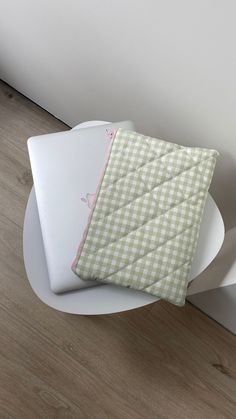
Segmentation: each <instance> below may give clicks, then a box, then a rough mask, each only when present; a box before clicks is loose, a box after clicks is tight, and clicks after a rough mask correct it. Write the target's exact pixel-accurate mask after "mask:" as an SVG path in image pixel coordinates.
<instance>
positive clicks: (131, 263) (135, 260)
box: [103, 222, 197, 280]
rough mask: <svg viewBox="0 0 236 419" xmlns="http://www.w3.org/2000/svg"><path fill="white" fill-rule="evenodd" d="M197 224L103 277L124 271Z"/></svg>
mask: <svg viewBox="0 0 236 419" xmlns="http://www.w3.org/2000/svg"><path fill="white" fill-rule="evenodd" d="M195 224H197V223H196V222H195V223H193V224H191V226H188V227H186V228H184V230H182V231H181V232H180V233H177V234H175V235H174V236H172V237H170V238H169V239H167V240H165V241H164V243H162V244H159V245H157V246H155V247H154V248H153V249H151V250H148V252H146V253H144V255H141V256H140V255H139V257H137V258H136V259H134V260H133V261H132V262H130V263H127V264H126V265H125V266H123V268H121V269H118V270H117V271H114V272H112V273H111V274H109V275H107V276H105V277H104V278H103V279H104V280H106V278H109V277H110V276H112V275H114V274H116V273H118V272H122V271H123V270H124V269H125V268H128V266H130V265H133V264H134V263H136V262H137V261H138V260H139V259H142V258H144V257H145V256H147V255H148V254H149V253H152V252H155V251H156V250H157V249H158V248H161V247H163V246H165V245H166V243H168V242H169V241H170V240H173V239H175V238H176V237H178V236H180V235H181V234H183V233H185V232H186V231H187V230H190V229H192V228H193V227H194V226H195Z"/></svg>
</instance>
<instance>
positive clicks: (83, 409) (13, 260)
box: [0, 82, 236, 419]
mask: <svg viewBox="0 0 236 419" xmlns="http://www.w3.org/2000/svg"><path fill="white" fill-rule="evenodd" d="M78 119H79V116H78ZM78 122H79V120H78ZM65 129H67V126H66V125H64V124H63V123H61V122H60V121H58V120H57V119H55V118H54V117H53V116H51V115H50V114H48V113H47V112H45V111H44V110H42V109H41V108H39V107H38V106H36V105H35V104H33V103H32V102H30V101H29V100H28V99H26V98H25V97H23V96H22V95H20V94H19V93H17V92H16V91H14V90H13V89H11V88H10V87H9V86H7V85H5V84H4V83H1V82H0V280H1V282H0V287H1V288H0V418H1V419H2V418H4V419H10V418H11V419H38V418H42V419H51V418H58V419H64V418H65V419H68V418H70V419H72V418H73V419H157V418H165V419H166V418H171V419H178V418H180V419H183V418H191V419H211V418H212V419H218V418H236V337H235V336H233V335H231V334H230V333H229V332H227V331H226V330H224V329H223V328H222V327H221V326H219V325H218V324H216V323H215V322H214V321H212V320H210V319H209V318H207V317H206V316H205V315H204V314H202V313H201V312H199V311H198V310H197V309H195V308H194V307H192V306H191V305H190V304H186V306H185V307H184V308H176V307H174V306H171V305H170V304H168V303H164V302H159V303H155V304H153V305H151V306H148V307H146V308H142V309H137V310H133V311H131V312H126V313H122V314H116V315H108V316H93V317H85V316H73V315H67V314H63V313H60V312H57V311H55V310H52V309H50V308H49V307H47V306H46V305H44V304H43V303H41V302H40V301H39V299H38V298H37V297H36V296H35V295H34V293H33V291H32V290H31V288H30V286H29V283H28V281H27V278H26V274H25V270H24V264H23V259H22V226H23V220H24V211H25V206H26V202H27V197H28V194H29V192H30V189H31V186H32V178H31V172H30V165H29V160H28V155H27V148H26V141H27V138H28V137H29V136H32V135H36V134H43V133H47V132H54V131H61V130H65Z"/></svg>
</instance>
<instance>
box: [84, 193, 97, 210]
mask: <svg viewBox="0 0 236 419" xmlns="http://www.w3.org/2000/svg"><path fill="white" fill-rule="evenodd" d="M95 196H96V194H95V193H93V194H92V193H87V194H86V197H85V198H81V201H82V202H84V203H85V204H87V205H88V207H89V208H92V206H93V203H94V199H95Z"/></svg>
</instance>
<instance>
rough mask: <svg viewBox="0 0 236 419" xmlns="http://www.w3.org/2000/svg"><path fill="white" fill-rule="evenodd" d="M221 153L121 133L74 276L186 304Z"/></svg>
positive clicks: (102, 184) (113, 150) (131, 133)
mask: <svg viewBox="0 0 236 419" xmlns="http://www.w3.org/2000/svg"><path fill="white" fill-rule="evenodd" d="M217 155H218V152H217V151H215V150H209V149H204V148H192V147H191V148H190V147H183V146H180V145H177V144H174V143H171V142H167V141H163V140H159V139H155V138H151V137H147V136H144V135H141V134H138V133H136V132H132V131H127V130H124V129H119V130H118V131H117V133H116V135H115V137H114V139H113V143H112V146H111V151H110V156H109V160H108V163H107V167H106V170H105V174H104V177H103V180H102V183H101V187H100V190H99V193H98V195H97V200H96V203H95V206H94V210H93V213H92V217H91V220H90V224H89V228H88V231H87V235H86V239H85V241H84V243H83V245H82V250H81V252H80V254H79V257H78V259H77V261H76V263H75V266H74V270H75V272H76V273H77V274H78V275H79V277H80V278H82V279H84V280H91V279H93V280H97V281H102V282H105V283H112V284H117V285H121V286H125V287H131V288H134V289H136V290H141V291H145V292H147V293H150V294H153V295H156V296H158V297H160V298H163V299H166V300H168V301H170V302H172V303H174V304H176V305H183V304H184V302H185V296H186V290H187V283H188V278H189V272H190V268H191V264H192V260H193V257H194V253H195V250H196V244H197V239H198V235H199V228H200V222H201V219H202V214H203V210H204V204H205V201H206V196H207V191H208V188H209V185H210V182H211V179H212V175H213V171H214V167H215V163H216V158H217Z"/></svg>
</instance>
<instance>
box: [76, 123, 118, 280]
mask: <svg viewBox="0 0 236 419" xmlns="http://www.w3.org/2000/svg"><path fill="white" fill-rule="evenodd" d="M117 131H118V129H116V130H114V134H113V138H112V139H111V142H110V144H109V147H108V149H107V151H106V155H105V161H104V165H103V168H102V171H101V175H100V178H99V182H98V185H97V188H96V191H95V198H94V200H93V204H92V207H91V211H90V214H89V217H88V221H87V224H86V226H85V229H84V232H83V237H82V239H81V241H80V243H79V247H78V250H77V254H76V257H75V259H74V261H73V263H72V265H71V269H72V270H73V271H74V272H75V273H76V265H77V263H78V260H79V257H80V254H81V252H82V248H83V245H84V242H85V240H86V237H87V234H88V230H89V226H90V223H91V219H92V216H93V211H94V210H95V206H96V203H97V199H98V195H99V192H100V189H101V186H102V181H103V178H104V175H105V172H106V168H107V165H108V162H109V158H110V154H111V149H112V145H113V141H114V139H115V136H116V133H117Z"/></svg>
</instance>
